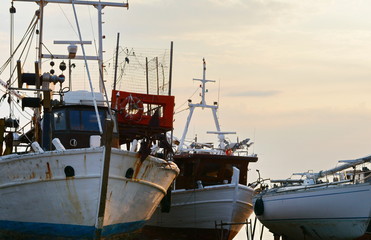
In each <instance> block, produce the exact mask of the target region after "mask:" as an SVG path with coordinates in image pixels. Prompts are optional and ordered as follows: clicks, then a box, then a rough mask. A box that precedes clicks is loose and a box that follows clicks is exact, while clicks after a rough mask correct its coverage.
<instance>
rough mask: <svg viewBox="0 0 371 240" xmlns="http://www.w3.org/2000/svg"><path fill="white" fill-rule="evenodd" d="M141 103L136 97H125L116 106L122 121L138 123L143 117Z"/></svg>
mask: <svg viewBox="0 0 371 240" xmlns="http://www.w3.org/2000/svg"><path fill="white" fill-rule="evenodd" d="M143 109H144V108H143V102H142V100H140V99H139V98H138V97H133V96H131V95H129V96H127V97H126V98H125V99H124V100H122V99H121V103H120V104H119V106H118V110H119V111H120V113H121V114H122V116H123V117H124V119H126V120H128V121H130V122H138V121H140V120H141V119H142V116H143Z"/></svg>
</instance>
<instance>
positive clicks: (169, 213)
mask: <svg viewBox="0 0 371 240" xmlns="http://www.w3.org/2000/svg"><path fill="white" fill-rule="evenodd" d="M205 75H206V62H205V60H203V78H202V79H194V80H196V81H200V82H201V83H202V84H201V86H200V87H201V91H202V94H201V98H202V100H201V103H196V104H194V103H192V101H191V100H189V101H188V106H189V115H188V118H187V122H186V126H185V128H184V132H183V135H182V138H181V139H180V141H179V143H178V144H179V145H178V146H177V151H176V152H175V155H174V156H173V159H174V162H175V163H176V164H177V165H178V167H179V168H180V175H179V176H178V177H177V179H176V181H175V184H174V186H173V188H172V190H171V195H169V196H171V198H170V199H169V198H167V199H168V200H167V201H163V202H162V204H161V205H160V207H159V208H158V209H157V210H156V212H155V213H154V215H153V216H152V218H151V219H150V221H149V222H148V223H147V224H146V225H145V227H144V228H143V229H142V230H141V236H140V238H139V239H161V240H164V239H168V240H172V239H180V240H181V239H202V240H208V239H213V240H215V239H221V240H230V239H233V237H234V236H235V235H236V234H237V233H238V232H239V230H240V229H241V227H242V226H243V225H244V224H245V223H246V219H248V217H249V216H250V214H251V213H252V211H253V208H252V196H253V193H254V191H253V189H252V188H250V187H248V186H247V171H248V165H249V163H250V162H256V161H257V160H258V158H257V155H256V154H250V153H249V152H248V147H249V146H250V145H251V144H252V142H250V139H245V140H243V141H241V142H236V143H231V142H230V141H228V140H227V138H226V137H225V135H226V134H232V133H234V132H223V131H221V129H220V125H219V120H218V117H217V109H218V104H217V103H214V105H208V104H207V103H206V99H205V95H206V92H207V91H206V87H205V85H206V83H208V82H214V81H213V80H206V76H205ZM196 108H201V109H210V110H211V111H212V114H213V120H214V122H215V127H216V131H210V132H208V133H212V134H216V135H217V136H218V139H219V146H218V147H213V144H211V143H199V142H197V141H194V142H192V143H191V144H186V135H187V132H188V127H189V124H190V122H191V118H192V115H193V112H194V110H195V109H196ZM175 141H176V140H175Z"/></svg>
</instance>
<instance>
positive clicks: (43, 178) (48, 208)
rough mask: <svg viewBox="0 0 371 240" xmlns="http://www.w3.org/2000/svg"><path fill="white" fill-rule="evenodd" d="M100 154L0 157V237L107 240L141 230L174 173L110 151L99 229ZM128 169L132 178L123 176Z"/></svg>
mask: <svg viewBox="0 0 371 240" xmlns="http://www.w3.org/2000/svg"><path fill="white" fill-rule="evenodd" d="M103 153H104V148H103V147H100V148H94V149H91V148H90V149H75V150H66V151H54V152H45V153H39V154H26V155H11V156H5V157H2V158H0V196H1V202H0V236H3V237H4V236H7V237H8V238H9V237H10V239H35V240H36V239H37V240H39V239H95V235H96V233H97V232H100V234H101V236H102V237H103V238H105V239H109V238H110V237H112V236H118V235H121V234H125V233H127V232H131V231H134V230H136V229H138V228H140V227H142V226H143V225H144V224H145V222H146V221H147V220H148V219H149V218H150V217H151V215H152V214H153V212H154V211H155V209H156V207H157V205H158V204H159V202H160V201H161V199H162V198H163V196H164V195H165V194H166V190H167V188H168V187H169V185H170V184H171V183H172V181H173V179H174V178H175V177H176V175H177V173H178V171H179V170H178V168H177V167H176V165H175V164H171V163H167V162H165V161H163V160H161V159H158V158H154V157H147V159H146V160H144V161H143V162H141V160H140V158H139V157H138V156H137V154H136V153H133V152H126V151H119V150H116V149H112V152H111V161H110V170H109V177H108V187H107V199H106V201H105V213H104V218H103V219H100V220H102V221H103V227H102V228H98V229H97V226H99V219H98V217H97V216H98V207H99V199H100V194H101V176H102V167H103V159H104V156H103ZM67 166H70V167H67ZM66 167H67V168H66ZM71 168H73V170H74V176H70V177H69V176H68V174H67V175H66V171H67V172H68V171H71ZM66 169H67V170H66ZM68 169H69V170H68ZM128 169H132V170H129V172H130V171H132V177H125V175H126V173H127V171H128ZM1 239H3V238H1Z"/></svg>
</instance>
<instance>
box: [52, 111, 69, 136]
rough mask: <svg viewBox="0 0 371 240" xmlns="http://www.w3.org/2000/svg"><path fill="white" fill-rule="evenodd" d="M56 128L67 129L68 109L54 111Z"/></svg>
mask: <svg viewBox="0 0 371 240" xmlns="http://www.w3.org/2000/svg"><path fill="white" fill-rule="evenodd" d="M54 129H55V130H56V131H58V130H66V129H67V126H66V111H65V110H60V111H56V112H54Z"/></svg>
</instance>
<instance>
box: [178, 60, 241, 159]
mask: <svg viewBox="0 0 371 240" xmlns="http://www.w3.org/2000/svg"><path fill="white" fill-rule="evenodd" d="M193 80H194V81H200V82H201V83H202V85H201V87H202V93H201V98H202V100H201V103H199V104H193V103H192V102H191V100H188V106H189V114H188V117H187V122H186V125H185V127H184V131H183V135H182V138H181V139H180V143H179V150H178V151H179V152H181V151H182V150H183V149H184V148H183V146H184V140H185V138H186V135H187V132H188V127H189V124H190V123H191V119H192V115H193V112H194V110H195V108H202V109H204V108H209V109H211V111H212V113H213V118H214V123H215V127H216V131H215V132H214V131H208V132H207V133H213V134H218V139H219V147H220V148H221V149H224V147H225V144H224V140H225V137H224V134H236V132H221V131H220V125H219V120H218V116H217V113H216V112H217V110H218V103H216V102H214V105H208V104H207V103H206V99H205V95H206V83H207V82H215V80H206V61H205V59H203V78H202V79H197V78H194V79H193Z"/></svg>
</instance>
